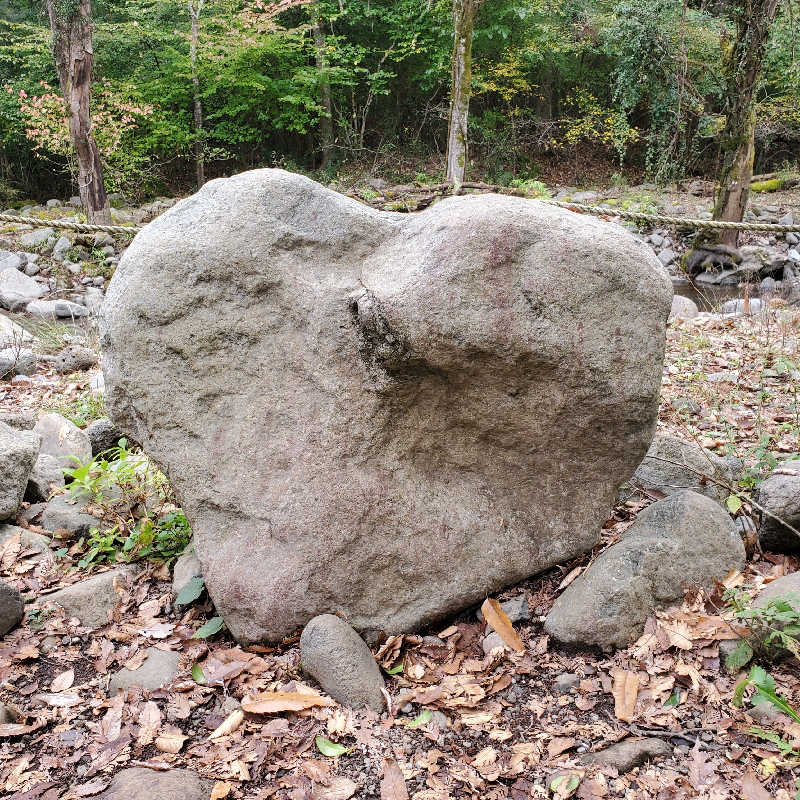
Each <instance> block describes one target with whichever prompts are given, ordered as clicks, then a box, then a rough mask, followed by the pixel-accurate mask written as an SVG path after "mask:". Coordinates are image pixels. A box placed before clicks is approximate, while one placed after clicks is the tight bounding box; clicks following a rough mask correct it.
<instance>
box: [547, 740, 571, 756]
mask: <svg viewBox="0 0 800 800" xmlns="http://www.w3.org/2000/svg"><path fill="white" fill-rule="evenodd" d="M574 744H575V739H573V738H572V737H571V736H556V738H555V739H552V740H551V741H550V744H548V745H547V755H548V756H550V758H555V757H556V756H560V755H561V754H562V753H564V752H566V751H567V750H569V749H570V747H572V746H573V745H574Z"/></svg>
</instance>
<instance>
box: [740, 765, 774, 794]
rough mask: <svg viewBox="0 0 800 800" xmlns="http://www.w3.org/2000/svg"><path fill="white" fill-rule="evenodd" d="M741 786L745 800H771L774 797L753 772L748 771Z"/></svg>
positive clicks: (743, 776)
mask: <svg viewBox="0 0 800 800" xmlns="http://www.w3.org/2000/svg"><path fill="white" fill-rule="evenodd" d="M741 785H742V797H744V800H771V797H772V795H770V793H769V792H768V791H767V790H766V789H765V788H764V787H763V786H762V785H761V781H760V780H759V779H758V776H757V775H756V774H755V772H753V770H751V769H748V770H747V772H745V774H744V775H742V784H741Z"/></svg>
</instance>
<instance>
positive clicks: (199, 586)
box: [175, 575, 206, 606]
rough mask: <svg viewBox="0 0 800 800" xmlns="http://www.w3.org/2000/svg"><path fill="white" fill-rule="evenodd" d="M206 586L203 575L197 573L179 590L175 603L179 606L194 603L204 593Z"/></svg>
mask: <svg viewBox="0 0 800 800" xmlns="http://www.w3.org/2000/svg"><path fill="white" fill-rule="evenodd" d="M205 588H206V582H205V581H204V580H203V576H202V575H197V576H196V577H194V578H192V579H191V580H190V581H189V583H187V584H186V586H184V587H183V589H181V590H180V591H179V592H178V596H177V597H176V598H175V603H176V604H177V605H179V606H188V605H189V603H193V602H194V601H195V600H197V598H198V597H200V595H201V594H202V593H203V589H205Z"/></svg>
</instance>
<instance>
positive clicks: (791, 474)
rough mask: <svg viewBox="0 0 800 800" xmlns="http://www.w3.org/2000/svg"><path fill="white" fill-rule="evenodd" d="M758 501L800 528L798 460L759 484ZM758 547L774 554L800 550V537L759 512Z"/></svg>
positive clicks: (768, 509) (779, 468) (793, 525)
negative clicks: (759, 543)
mask: <svg viewBox="0 0 800 800" xmlns="http://www.w3.org/2000/svg"><path fill="white" fill-rule="evenodd" d="M757 499H758V503H759V504H760V505H761V506H763V507H764V508H765V509H766V510H767V511H768V512H770V514H774V515H775V516H777V517H780V519H781V520H783V521H784V522H786V523H788V524H789V525H791V527H793V528H795V529H797V530H800V461H795V462H791V461H790V462H787V463H786V464H785V465H783V466H781V467H778V469H776V470H774V471H773V472H772V474H771V475H769V477H767V479H766V480H764V481H762V482H761V484H760V485H759V487H758V497H757ZM759 540H760V542H761V547H762V548H764V550H768V551H771V552H776V553H798V552H800V536H798V535H797V534H795V533H792V531H791V530H790V529H789V528H788V527H786V525H784V524H783V523H782V522H780V521H778V520H777V519H775V518H774V517H772V516H770V515H769V514H762V515H761V530H760V531H759Z"/></svg>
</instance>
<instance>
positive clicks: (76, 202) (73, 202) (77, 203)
mask: <svg viewBox="0 0 800 800" xmlns="http://www.w3.org/2000/svg"><path fill="white" fill-rule="evenodd" d="M67 205H68V206H69V207H70V208H83V203H82V202H81V199H80V197H78V196H77V195H73V196H72V197H70V199H69V200H67Z"/></svg>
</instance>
